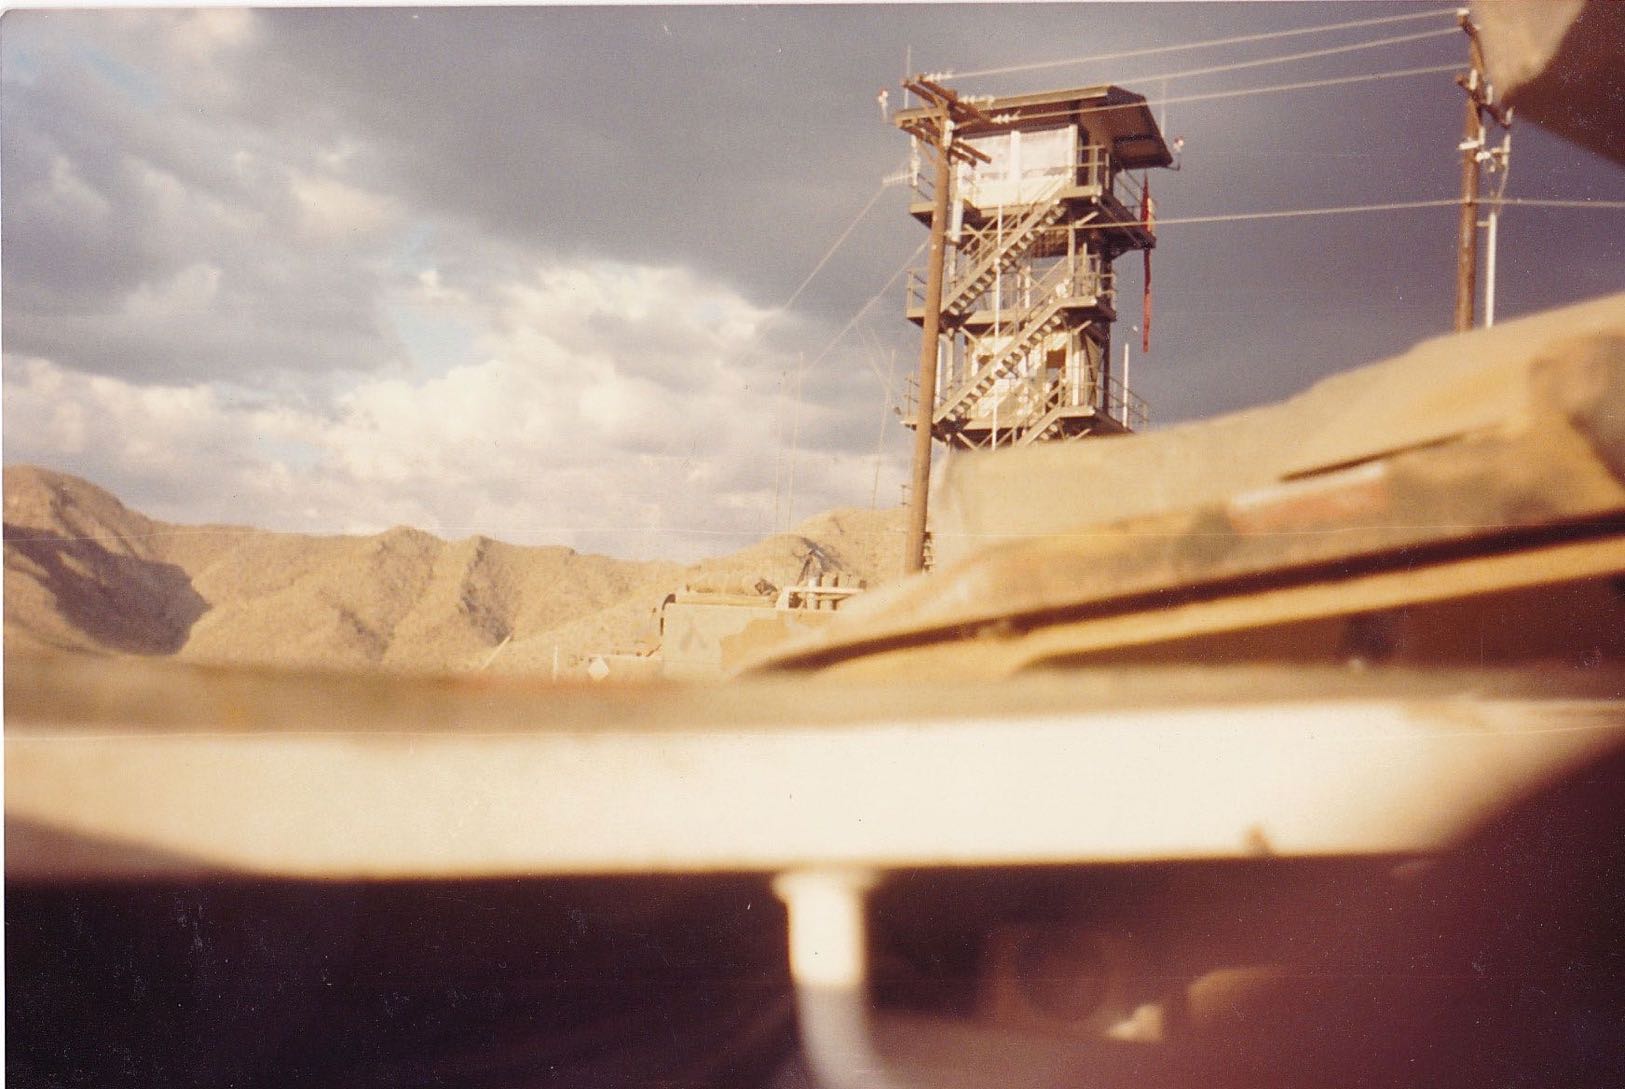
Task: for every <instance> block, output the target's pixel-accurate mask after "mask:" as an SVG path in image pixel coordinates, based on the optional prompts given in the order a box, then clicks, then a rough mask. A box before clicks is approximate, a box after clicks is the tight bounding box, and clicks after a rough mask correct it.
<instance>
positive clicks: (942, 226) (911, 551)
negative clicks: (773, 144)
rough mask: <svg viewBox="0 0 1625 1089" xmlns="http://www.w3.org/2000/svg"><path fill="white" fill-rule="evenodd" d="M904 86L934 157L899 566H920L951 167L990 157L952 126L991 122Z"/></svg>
mask: <svg viewBox="0 0 1625 1089" xmlns="http://www.w3.org/2000/svg"><path fill="white" fill-rule="evenodd" d="M903 86H904V87H905V88H907V89H908V90H910V91H912V92H914V93H915V94H917V95H919V96H920V98H921V99H922V100H924V101H925V102H926V103H927V104H928V105H929V106H931V107H932V111H931V113H930V114H929V115H928V116H927V117H925V118H921V119H919V120H917V121H914V122H911V123H909V124H906V125H903V126H902V127H903V128H904V130H905V131H906V132H908V133H909V134H910V135H911V136H914V137H916V138H918V139H919V140H920V142H921V143H924V144H926V145H927V146H929V147H930V148H931V149H932V150H933V151H934V152H935V156H936V161H935V163H934V166H935V170H936V175H935V178H934V183H933V184H934V186H935V188H934V190H933V192H932V197H933V202H932V205H931V247H930V250H929V255H928V256H927V258H926V280H925V315H924V321H923V323H922V324H923V328H922V329H921V332H920V368H919V375H920V382H919V386H920V389H919V403H918V404H917V405H916V406H915V415H914V464H913V469H912V472H911V474H910V484H909V492H908V540H907V541H906V542H905V544H904V546H903V570H904V571H907V572H914V571H919V570H920V569H922V568H923V567H924V566H925V522H926V513H927V508H928V506H929V503H930V491H931V438H932V436H931V429H932V425H933V424H934V423H935V422H936V421H935V414H936V405H937V352H938V350H939V349H938V346H937V344H938V338H939V336H940V335H941V332H942V279H943V266H944V264H945V263H946V258H947V237H948V198H949V195H950V194H949V189H950V186H951V185H952V184H953V176H952V172H951V167H952V165H953V163H954V162H956V161H962V162H984V163H985V162H988V161H989V160H988V158H987V156H986V155H983V154H982V153H981V152H979V151H977V150H975V149H974V148H972V147H969V146H967V145H965V144H963V143H960V142H958V141H957V140H956V139H955V137H954V128H955V126H956V125H958V124H961V123H963V122H964V121H966V120H971V119H975V120H981V121H990V119H989V118H988V117H987V116H986V115H985V114H983V113H982V111H980V110H978V109H977V108H976V107H975V106H972V105H970V104H969V103H967V102H965V101H963V100H962V99H961V98H960V97H959V96H958V95H957V94H956V93H955V92H953V91H952V90H950V89H948V88H947V87H943V86H940V85H939V84H937V83H935V82H933V81H931V80H929V79H927V78H925V77H924V76H914V77H912V78H909V79H905V80H904V81H903Z"/></svg>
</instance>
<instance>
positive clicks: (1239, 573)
mask: <svg viewBox="0 0 1625 1089" xmlns="http://www.w3.org/2000/svg"><path fill="white" fill-rule="evenodd" d="M1447 348H1448V352H1446V349H1447ZM1475 348H1477V349H1480V350H1476V351H1475V350H1473V349H1475ZM1442 353H1443V354H1444V356H1445V359H1446V362H1447V364H1448V365H1447V366H1443V367H1438V368H1435V369H1433V370H1432V371H1431V372H1430V373H1427V374H1420V373H1418V371H1419V370H1420V369H1421V368H1423V367H1425V366H1426V365H1427V364H1428V363H1430V362H1432V361H1433V359H1434V357H1435V356H1438V355H1440V354H1442ZM1337 393H1342V394H1344V397H1343V399H1342V402H1343V403H1342V404H1341V405H1340V406H1338V407H1339V408H1340V410H1341V411H1340V412H1338V411H1329V410H1330V408H1331V405H1330V404H1328V402H1329V401H1330V400H1332V399H1333V396H1334V395H1335V394H1337ZM1351 393H1353V394H1358V396H1353V397H1351V396H1348V395H1349V394H1351ZM1311 401H1318V402H1321V405H1320V408H1321V410H1320V411H1319V412H1310V411H1308V410H1309V409H1310V408H1311V407H1312V406H1311V405H1310V404H1306V403H1299V402H1311ZM1299 402H1287V404H1286V405H1285V406H1282V407H1281V409H1280V410H1279V415H1277V416H1272V417H1271V418H1272V419H1278V420H1280V421H1282V422H1283V423H1284V422H1285V421H1287V420H1290V419H1293V418H1294V417H1293V416H1292V415H1291V413H1290V412H1288V411H1287V410H1289V409H1293V408H1296V409H1297V410H1299V411H1301V412H1302V414H1303V415H1304V416H1305V419H1304V420H1301V421H1299V422H1298V423H1297V424H1296V426H1297V427H1298V428H1299V430H1298V431H1296V432H1295V431H1290V430H1289V431H1286V432H1284V433H1281V434H1277V435H1274V436H1272V437H1271V441H1272V442H1276V443H1280V444H1281V446H1282V448H1283V449H1284V450H1285V451H1286V453H1285V455H1284V457H1283V455H1281V454H1275V455H1273V457H1272V459H1271V463H1270V464H1269V465H1267V466H1263V467H1260V466H1245V465H1243V466H1242V467H1240V468H1237V469H1230V470H1212V471H1210V473H1209V476H1210V479H1209V480H1208V481H1207V483H1206V484H1205V485H1203V484H1201V483H1200V482H1199V483H1198V486H1197V487H1196V489H1195V492H1196V498H1195V501H1193V502H1189V503H1178V502H1170V503H1168V504H1167V505H1166V506H1161V507H1159V506H1158V505H1157V504H1156V502H1155V500H1149V501H1148V500H1147V499H1146V498H1145V496H1143V495H1139V496H1135V497H1129V498H1119V499H1118V500H1116V502H1117V503H1119V504H1120V505H1128V506H1129V507H1130V508H1131V509H1136V510H1138V511H1139V512H1140V513H1138V514H1136V515H1132V516H1129V517H1124V518H1120V519H1118V520H1110V519H1109V518H1103V517H1102V515H1101V513H1100V511H1099V510H1098V509H1094V510H1092V509H1091V506H1090V504H1089V502H1088V499H1089V497H1090V495H1091V494H1093V492H1092V491H1091V489H1093V490H1094V491H1101V489H1102V488H1103V487H1105V486H1106V485H1105V484H1102V483H1101V482H1095V483H1094V484H1090V483H1088V482H1087V481H1085V482H1084V483H1083V484H1081V485H1080V484H1076V483H1075V484H1073V485H1071V489H1072V490H1071V491H1070V492H1068V491H1067V490H1066V489H1065V488H1064V487H1063V486H1061V485H1057V491H1058V492H1059V493H1060V494H1058V495H1055V496H1048V495H1047V492H1048V489H1049V485H1050V483H1051V482H1052V481H1057V480H1060V479H1062V478H1063V476H1064V474H1063V472H1062V471H1061V470H1062V468H1063V464H1062V463H1063V461H1064V460H1065V459H1068V458H1074V457H1075V458H1077V459H1079V460H1080V465H1079V466H1078V469H1079V471H1080V472H1086V471H1087V469H1088V467H1089V465H1093V464H1095V463H1098V462H1102V461H1103V460H1104V459H1106V458H1107V457H1108V456H1109V455H1110V454H1111V453H1112V452H1113V448H1114V447H1116V448H1117V449H1118V451H1119V452H1120V453H1121V454H1122V455H1124V460H1125V462H1126V463H1127V464H1128V465H1129V466H1130V467H1131V468H1132V467H1134V466H1138V467H1140V468H1144V467H1145V465H1146V464H1147V463H1149V462H1155V461H1156V460H1157V457H1158V455H1157V451H1158V450H1159V449H1160V448H1161V445H1167V446H1171V447H1173V448H1174V449H1175V450H1176V451H1180V450H1183V451H1185V452H1186V453H1189V452H1190V451H1191V450H1193V449H1197V448H1201V449H1205V450H1206V451H1207V453H1208V455H1209V456H1211V457H1212V458H1214V459H1219V460H1222V455H1223V449H1224V440H1225V438H1226V437H1227V436H1230V435H1232V434H1233V433H1234V432H1236V430H1237V429H1238V428H1237V426H1236V425H1234V424H1231V423H1229V422H1227V421H1220V422H1219V423H1218V424H1217V425H1215V426H1213V428H1212V429H1211V430H1210V431H1208V432H1206V433H1205V434H1204V433H1202V432H1201V431H1200V430H1199V429H1197V428H1192V429H1189V430H1188V432H1187V433H1186V434H1184V435H1180V434H1178V433H1175V434H1172V435H1170V436H1168V439H1169V441H1168V442H1167V443H1162V441H1161V440H1162V439H1163V436H1147V437H1145V438H1141V439H1132V440H1122V441H1121V442H1113V443H1107V444H1104V445H1096V446H1094V447H1093V448H1091V449H1089V450H1087V451H1083V450H1082V448H1081V447H1080V448H1078V450H1079V452H1078V453H1076V454H1074V453H1073V451H1071V450H1067V451H1065V452H1059V451H1058V452H1057V453H1056V455H1055V456H1054V457H1052V458H1049V459H1047V461H1046V463H1045V465H1043V466H1042V467H1041V468H1042V469H1043V470H1044V471H1040V472H1032V473H1030V474H1028V475H1026V476H1025V477H1021V471H1022V469H1023V468H1027V469H1033V468H1034V467H1035V464H1034V463H1033V462H1031V461H1029V460H1023V461H1016V460H1015V459H1014V458H1012V459H1011V463H1010V466H1009V467H1007V468H1000V467H999V464H998V462H999V459H998V458H988V459H986V460H985V461H982V462H981V463H980V465H981V466H983V470H982V471H981V475H980V476H979V477H977V478H976V479H975V480H974V482H973V483H972V484H971V485H968V486H967V487H968V488H969V489H971V490H974V491H976V492H977V493H978V497H980V496H983V495H986V496H990V497H991V496H996V495H1000V494H1001V489H1000V488H998V487H997V485H1000V484H1011V485H1012V488H1011V489H1009V490H1002V497H1000V498H989V499H988V501H987V502H988V505H989V506H990V507H991V508H993V509H995V510H997V511H999V512H1001V513H1003V512H1006V511H1008V510H1009V509H1010V507H1011V505H1012V499H1011V498H1010V496H1011V493H1012V491H1015V490H1016V489H1015V488H1014V485H1015V483H1016V482H1017V478H1018V477H1020V488H1021V489H1022V491H1021V493H1020V494H1024V495H1025V496H1026V497H1027V498H1028V501H1029V502H1030V509H1029V513H1028V514H1027V515H1026V516H1025V518H1015V519H1014V521H1015V528H1014V529H1013V530H1012V539H1007V540H1004V541H1002V542H996V543H991V544H986V545H984V546H983V547H980V548H978V549H974V550H970V551H968V552H965V553H962V554H961V555H960V556H959V557H958V558H957V560H955V561H954V562H951V563H949V562H945V563H943V564H941V566H940V567H939V569H938V571H937V572H935V573H934V574H933V575H931V576H929V577H926V578H917V579H912V580H908V581H905V582H903V583H899V584H896V585H895V586H893V587H890V588H888V589H887V590H885V591H882V592H880V593H877V594H874V595H871V596H870V597H869V598H868V599H867V600H866V601H864V602H862V603H860V605H859V606H858V607H855V608H853V609H850V610H848V611H847V612H845V613H843V614H842V615H841V616H840V617H839V618H838V619H837V621H836V622H835V623H834V624H832V625H831V627H830V628H829V630H828V631H827V632H826V634H825V636H824V638H823V639H822V640H821V641H819V642H816V643H810V644H806V645H804V646H802V647H799V648H793V649H787V650H786V651H784V652H782V653H781V654H779V655H777V656H775V657H774V658H772V659H769V661H768V666H769V667H774V668H780V669H801V670H805V669H821V668H830V667H833V666H845V665H848V664H851V665H852V666H853V668H855V669H859V670H861V671H868V670H870V669H871V668H872V669H877V670H878V669H890V670H898V669H902V670H904V671H905V673H904V674H903V675H915V676H927V675H935V676H962V675H965V671H972V672H973V673H974V674H975V675H988V676H998V675H1003V674H1004V673H1007V672H1008V671H1009V669H1010V668H1011V664H1010V663H1011V662H1012V661H1016V662H1018V663H1019V662H1020V661H1023V660H1026V661H1036V660H1040V659H1041V658H1042V656H1043V655H1041V654H1037V653H1032V654H1028V655H1027V656H1026V658H1025V659H1023V657H1022V655H1023V653H1024V652H1023V651H1022V648H1021V647H1019V646H1014V645H1013V644H1016V643H1019V642H1021V641H1024V640H1032V639H1035V638H1037V639H1041V640H1042V639H1048V640H1050V641H1051V642H1052V643H1054V642H1056V641H1057V640H1059V641H1061V642H1063V643H1064V637H1063V636H1061V635H1060V634H1059V631H1058V629H1060V628H1061V627H1063V626H1066V625H1080V624H1083V623H1085V622H1096V621H1100V620H1103V619H1105V618H1120V619H1114V623H1119V624H1120V625H1121V624H1129V625H1130V626H1131V627H1132V628H1133V630H1132V631H1125V632H1124V633H1123V635H1122V638H1124V639H1125V640H1127V641H1130V642H1138V643H1142V644H1143V643H1151V642H1156V641H1157V640H1159V639H1160V640H1168V639H1178V638H1184V637H1188V636H1190V635H1192V634H1199V633H1202V632H1211V631H1219V630H1236V631H1242V630H1247V629H1249V628H1259V627H1263V626H1267V625H1275V624H1281V623H1287V622H1292V621H1302V620H1305V619H1310V618H1312V617H1314V616H1317V615H1318V616H1339V615H1343V616H1351V615H1355V614H1360V613H1364V612H1369V611H1371V610H1373V609H1393V608H1402V607H1405V606H1407V605H1411V604H1423V603H1430V602H1438V601H1441V600H1448V599H1452V598H1470V597H1472V596H1474V595H1481V594H1492V593H1495V592H1498V591H1505V590H1507V589H1510V588H1527V587H1531V586H1539V585H1557V584H1561V583H1566V582H1573V581H1576V580H1580V581H1583V580H1597V579H1601V580H1608V579H1611V578H1613V577H1615V576H1618V575H1620V574H1625V430H1622V428H1621V426H1620V424H1619V422H1618V421H1619V419H1620V418H1621V409H1622V407H1625V297H1622V296H1615V297H1612V298H1610V299H1606V300H1599V301H1598V302H1596V303H1590V304H1585V305H1584V306H1580V307H1574V308H1571V310H1570V311H1567V312H1558V313H1556V314H1551V315H1545V316H1543V317H1542V318H1540V319H1532V320H1531V321H1530V322H1529V323H1512V324H1509V325H1506V326H1503V327H1500V328H1497V329H1494V330H1488V331H1485V332H1484V333H1482V334H1475V335H1474V336H1473V337H1467V338H1460V340H1459V341H1458V342H1449V343H1446V342H1440V343H1439V344H1437V345H1433V346H1429V345H1424V346H1423V347H1422V348H1421V349H1418V350H1417V352H1415V353H1412V354H1411V355H1410V356H1406V357H1401V359H1398V360H1395V361H1392V362H1391V363H1388V364H1382V365H1379V366H1378V367H1376V368H1372V369H1371V370H1370V371H1369V372H1366V373H1363V374H1357V375H1346V376H1342V377H1341V378H1340V379H1338V380H1336V381H1335V382H1334V383H1329V384H1327V386H1326V387H1324V388H1319V389H1317V390H1315V391H1311V393H1310V394H1307V395H1305V397H1304V398H1300V399H1299ZM1384 403H1391V404H1392V405H1394V406H1395V407H1393V408H1392V409H1391V410H1390V411H1389V412H1388V413H1387V417H1388V426H1382V422H1381V420H1380V418H1379V414H1378V412H1377V410H1378V408H1379V407H1380V406H1381V405H1383V404H1384ZM1362 409H1369V410H1370V411H1368V412H1362ZM1271 411H1272V412H1274V411H1276V410H1271ZM1322 420H1326V421H1337V422H1335V423H1328V426H1327V427H1326V428H1324V429H1323V431H1322V433H1320V434H1318V435H1317V436H1315V437H1316V439H1317V440H1318V446H1316V445H1311V446H1309V447H1307V448H1299V447H1295V446H1294V443H1293V440H1294V437H1295V435H1296V436H1301V437H1304V438H1306V439H1307V438H1308V437H1309V436H1308V433H1307V432H1305V431H1304V430H1302V429H1304V428H1306V427H1307V426H1308V425H1309V423H1312V422H1318V421H1322ZM1258 423H1259V421H1258V420H1256V419H1255V420H1252V421H1249V429H1251V430H1254V431H1256V430H1257V429H1258V428H1257V426H1256V425H1257V424H1258ZM1363 423H1369V425H1370V426H1369V428H1368V430H1367V431H1366V432H1364V433H1363V434H1362V433H1361V432H1360V431H1359V426H1358V425H1360V424H1363ZM1130 443H1139V444H1141V445H1140V446H1139V447H1138V449H1137V450H1135V449H1133V448H1131V447H1130V445H1129V444H1130ZM1159 444H1161V445H1159ZM1084 459H1087V464H1084V463H1083V460H1084ZM1176 460H1177V459H1176ZM1115 473H1116V470H1114V471H1113V472H1112V473H1108V474H1106V476H1107V481H1106V484H1109V482H1110V481H1111V480H1114V479H1116V476H1115ZM1176 475H1177V474H1176ZM962 491H963V489H962ZM1102 496H1103V503H1102V504H1101V505H1102V506H1104V507H1105V509H1106V510H1110V509H1112V502H1113V501H1111V500H1109V499H1106V498H1105V493H1104V492H1102ZM965 506H966V504H964V503H962V504H961V509H965ZM962 524H963V520H962ZM1023 526H1025V527H1029V528H1030V532H1029V533H1028V534H1025V535H1023V534H1022V533H1021V529H1022V527H1023ZM1191 609H1197V610H1198V611H1201V612H1204V615H1202V616H1199V617H1196V618H1195V619H1193V618H1192V612H1191ZM1103 630H1104V629H1102V628H1101V627H1099V625H1098V624H1097V625H1096V626H1095V627H1093V628H1092V629H1091V632H1090V634H1088V635H1087V636H1082V637H1081V639H1080V642H1079V643H1078V644H1077V647H1076V649H1079V650H1098V649H1106V648H1108V647H1109V646H1110V642H1109V641H1108V640H1102V639H1101V638H1100V633H1101V632H1102V631H1103ZM969 640H974V643H971V642H968V641H969ZM1064 649H1065V648H1064V646H1049V647H1047V648H1045V650H1044V653H1046V654H1048V653H1055V652H1058V651H1061V650H1064ZM1581 650H1582V651H1584V652H1588V653H1589V652H1593V650H1594V648H1581ZM933 651H940V652H941V653H940V654H939V655H938V658H939V659H940V660H938V661H936V662H935V663H933V664H931V665H930V666H928V667H922V668H921V669H920V670H915V671H913V672H912V673H910V672H909V668H910V667H909V665H908V663H907V662H905V661H904V660H903V657H904V656H906V655H914V656H916V657H917V656H919V655H921V654H925V653H928V652H933ZM1600 652H1601V653H1604V654H1607V653H1610V650H1609V648H1607V647H1604V648H1602V649H1601V651H1600ZM1551 653H1554V654H1559V655H1562V654H1565V653H1566V650H1564V649H1561V648H1554V649H1553V650H1552V651H1551ZM892 675H894V676H896V675H899V674H897V673H895V672H893V673H892Z"/></svg>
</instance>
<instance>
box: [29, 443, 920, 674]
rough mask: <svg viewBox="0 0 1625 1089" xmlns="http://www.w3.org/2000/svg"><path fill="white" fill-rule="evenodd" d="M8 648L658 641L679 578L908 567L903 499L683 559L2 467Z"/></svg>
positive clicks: (477, 650)
mask: <svg viewBox="0 0 1625 1089" xmlns="http://www.w3.org/2000/svg"><path fill="white" fill-rule="evenodd" d="M4 494H5V504H4V505H5V648H6V652H7V653H8V654H9V653H12V652H13V651H17V650H50V651H71V652H79V653H89V654H109V655H140V656H149V657H175V658H179V659H183V660H190V661H197V662H209V663H230V664H254V665H275V666H289V667H310V666H319V667H324V668H350V669H384V670H402V671H427V672H438V671H461V670H468V669H477V668H481V667H483V666H485V665H487V664H489V665H490V667H491V668H492V669H494V670H497V671H504V672H526V671H538V672H539V671H545V670H547V669H550V668H551V666H552V662H553V660H554V658H555V656H557V657H558V658H559V659H560V660H561V661H562V662H564V663H565V664H566V665H568V664H570V663H572V662H579V661H581V660H583V659H584V658H585V657H586V656H589V655H591V654H595V653H604V652H620V653H633V654H646V653H649V652H651V651H653V650H654V648H655V647H656V646H657V644H658V628H657V623H656V618H655V614H656V611H657V610H658V608H659V605H660V603H661V601H662V600H663V599H664V598H665V596H666V595H667V594H668V593H670V592H671V591H673V590H676V589H678V588H679V587H681V586H683V585H685V584H691V583H692V584H695V585H709V584H722V583H738V582H741V581H744V582H747V583H748V582H753V581H754V580H756V579H766V580H767V581H769V582H771V583H774V584H775V585H781V586H782V585H784V584H786V583H788V582H790V581H791V580H793V579H794V578H795V577H796V576H797V575H798V573H799V572H800V570H801V566H802V563H803V562H804V560H805V558H806V556H807V555H808V553H809V552H810V551H814V550H816V551H817V552H818V553H819V554H820V556H821V557H822V559H823V561H824V563H825V564H826V569H828V570H835V571H840V572H841V573H842V574H843V576H845V577H848V578H856V579H863V580H865V581H867V582H869V583H870V584H873V583H876V582H879V581H884V580H885V579H886V578H887V577H889V576H891V575H894V574H895V573H896V571H895V570H893V569H894V568H895V567H896V566H897V561H896V557H897V556H898V555H899V554H900V549H901V544H902V534H903V522H902V512H901V511H900V510H886V511H871V510H861V509H847V510H836V511H830V512H826V513H824V514H820V515H817V516H814V517H813V518H811V519H808V520H807V521H806V522H804V523H803V524H802V525H801V526H798V527H797V528H796V529H795V530H793V531H791V532H790V533H783V534H775V535H773V536H770V537H767V538H765V539H763V540H762V541H759V542H757V543H755V544H753V545H751V546H749V547H747V548H745V549H742V550H740V551H738V552H735V553H732V554H729V555H725V556H718V557H712V558H709V559H706V560H702V561H699V562H697V563H694V564H689V565H683V564H678V563H674V562H671V561H664V560H647V561H644V560H620V559H615V558H612V557H608V556H597V555H592V554H587V553H580V552H577V551H575V550H574V549H571V548H568V547H566V546H562V545H516V544H511V543H509V542H505V541H500V540H496V539H494V538H491V537H486V536H483V535H476V536H472V537H467V538H463V539H460V540H450V541H448V540H444V539H442V538H439V537H436V536H434V535H433V534H430V533H427V532H425V531H423V530H418V529H414V528H412V527H408V526H396V527H393V528H391V529H388V530H385V531H383V532H382V533H376V534H370V535H364V536H341V535H330V536H323V535H312V534H297V533H281V532H276V531H272V530H264V529H257V528H254V527H251V526H232V525H180V524H175V523H168V522H163V521H160V520H158V519H154V518H151V517H149V516H147V515H145V514H143V513H141V512H140V511H137V510H135V509H133V508H131V507H129V506H127V505H126V504H124V503H123V502H122V501H121V500H120V499H119V498H118V497H117V496H115V495H113V494H112V493H111V492H109V491H107V490H105V489H103V488H100V487H98V486H96V485H95V484H92V483H90V482H89V481H86V480H83V479H81V478H79V477H75V476H72V475H70V474H67V473H62V472H58V471H56V470H52V469H46V468H42V467H39V466H33V465H15V466H6V467H5V469H4Z"/></svg>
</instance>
